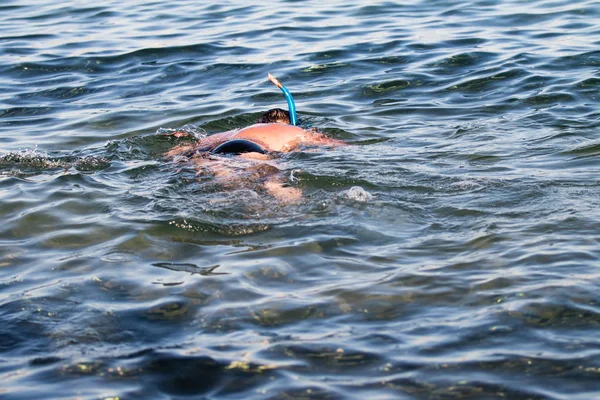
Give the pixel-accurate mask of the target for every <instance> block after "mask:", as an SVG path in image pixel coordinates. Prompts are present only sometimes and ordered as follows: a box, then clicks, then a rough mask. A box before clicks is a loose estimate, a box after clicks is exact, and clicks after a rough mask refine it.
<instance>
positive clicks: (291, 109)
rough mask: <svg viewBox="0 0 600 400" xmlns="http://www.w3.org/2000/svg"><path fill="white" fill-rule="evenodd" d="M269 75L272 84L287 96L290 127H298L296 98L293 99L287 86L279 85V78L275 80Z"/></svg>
mask: <svg viewBox="0 0 600 400" xmlns="http://www.w3.org/2000/svg"><path fill="white" fill-rule="evenodd" d="M268 75H269V80H270V81H271V82H273V83H274V84H275V86H277V87H278V88H279V89H281V91H282V92H283V95H284V96H285V100H286V101H287V103H288V111H289V113H290V125H297V119H296V104H295V103H294V98H293V97H292V94H291V93H290V91H289V90H288V89H287V88H286V87H285V86H283V85H282V84H281V83H279V81H278V80H277V78H275V77H274V76H273V75H271V74H268Z"/></svg>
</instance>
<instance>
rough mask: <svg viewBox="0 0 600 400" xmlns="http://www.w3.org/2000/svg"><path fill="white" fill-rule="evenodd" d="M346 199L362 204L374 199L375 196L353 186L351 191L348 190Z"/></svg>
mask: <svg viewBox="0 0 600 400" xmlns="http://www.w3.org/2000/svg"><path fill="white" fill-rule="evenodd" d="M346 197H348V198H349V199H350V200H353V201H358V202H361V203H366V202H368V201H370V200H372V199H373V195H372V194H371V193H369V192H367V191H366V190H365V189H363V188H361V187H360V186H352V187H351V188H350V189H348V191H347V192H346Z"/></svg>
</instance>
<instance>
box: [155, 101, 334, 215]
mask: <svg viewBox="0 0 600 400" xmlns="http://www.w3.org/2000/svg"><path fill="white" fill-rule="evenodd" d="M281 111H282V110H281ZM265 116H266V117H265ZM286 118H287V116H286V115H285V112H283V113H281V112H279V111H278V109H275V110H270V111H268V112H267V113H265V114H264V115H263V117H261V119H259V121H261V120H266V121H277V122H271V123H258V124H254V125H251V126H248V127H246V128H242V129H236V130H232V131H227V132H221V133H217V134H214V135H211V136H208V137H206V138H204V139H202V140H200V142H198V143H196V144H193V145H183V146H178V147H175V148H173V149H171V150H170V151H169V152H167V153H166V156H167V157H169V158H173V159H177V158H178V157H182V158H184V159H185V160H186V161H188V162H191V163H192V164H193V165H194V168H195V169H196V170H197V173H198V175H199V176H211V177H212V178H213V179H215V180H216V181H217V182H218V183H219V184H220V185H222V187H223V188H224V189H228V188H231V189H235V188H236V187H249V186H252V187H255V188H256V187H260V189H261V190H263V189H264V190H265V191H266V192H267V193H268V194H270V195H271V196H273V197H275V198H276V199H277V200H278V201H279V202H281V203H284V204H290V203H295V202H297V201H299V200H300V199H301V197H302V192H301V191H300V189H298V188H295V187H290V186H287V185H285V179H284V176H283V173H282V172H281V171H280V169H279V167H280V166H281V165H280V164H281V162H280V161H279V160H277V159H275V158H273V156H272V155H271V154H269V152H279V153H289V152H292V151H296V150H298V148H299V147H302V146H329V147H331V146H338V145H342V144H344V142H342V141H340V140H336V139H331V138H328V137H327V136H325V135H324V134H322V133H319V132H316V131H307V130H304V129H302V128H300V127H298V126H292V125H288V124H287V123H286ZM234 139H245V140H249V141H251V142H254V143H256V144H258V145H260V146H261V147H262V148H263V149H265V150H267V154H262V153H258V152H248V153H242V154H239V155H235V156H232V155H226V156H222V155H213V154H211V153H210V151H211V150H212V149H214V148H216V147H217V146H219V145H221V144H223V143H225V142H227V141H230V140H234Z"/></svg>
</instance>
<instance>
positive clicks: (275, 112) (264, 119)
mask: <svg viewBox="0 0 600 400" xmlns="http://www.w3.org/2000/svg"><path fill="white" fill-rule="evenodd" d="M256 122H257V123H259V124H273V123H277V122H279V123H282V124H288V125H289V123H290V114H289V113H288V112H287V111H286V110H282V109H281V108H273V109H271V110H269V111H267V112H266V113H264V114H263V115H261V116H260V118H259V119H258V121H256Z"/></svg>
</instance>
